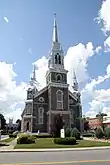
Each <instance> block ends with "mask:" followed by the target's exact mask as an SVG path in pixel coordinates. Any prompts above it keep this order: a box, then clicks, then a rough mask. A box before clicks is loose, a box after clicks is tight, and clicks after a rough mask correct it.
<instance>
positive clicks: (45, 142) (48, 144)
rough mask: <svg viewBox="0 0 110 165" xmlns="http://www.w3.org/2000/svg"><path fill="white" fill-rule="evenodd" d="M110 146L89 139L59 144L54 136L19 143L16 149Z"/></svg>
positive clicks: (109, 144) (106, 143)
mask: <svg viewBox="0 0 110 165" xmlns="http://www.w3.org/2000/svg"><path fill="white" fill-rule="evenodd" d="M99 146H110V143H108V142H96V141H89V140H80V141H77V144H76V145H58V144H54V141H53V139H52V138H45V139H44V138H39V139H38V138H37V139H36V143H34V144H17V145H16V146H15V149H43V148H78V147H99Z"/></svg>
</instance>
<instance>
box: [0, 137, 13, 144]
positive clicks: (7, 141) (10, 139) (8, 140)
mask: <svg viewBox="0 0 110 165" xmlns="http://www.w3.org/2000/svg"><path fill="white" fill-rule="evenodd" d="M14 139H15V138H7V139H4V140H1V141H2V142H4V143H9V142H11V141H12V140H14Z"/></svg>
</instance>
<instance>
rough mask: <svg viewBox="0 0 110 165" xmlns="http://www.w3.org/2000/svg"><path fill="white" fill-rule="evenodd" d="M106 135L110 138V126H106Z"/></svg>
mask: <svg viewBox="0 0 110 165" xmlns="http://www.w3.org/2000/svg"><path fill="white" fill-rule="evenodd" d="M105 137H106V138H108V139H109V138H110V127H106V128H105Z"/></svg>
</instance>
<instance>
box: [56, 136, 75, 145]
mask: <svg viewBox="0 0 110 165" xmlns="http://www.w3.org/2000/svg"><path fill="white" fill-rule="evenodd" d="M54 143H55V144H63V145H75V144H76V139H75V138H73V137H68V138H55V139H54Z"/></svg>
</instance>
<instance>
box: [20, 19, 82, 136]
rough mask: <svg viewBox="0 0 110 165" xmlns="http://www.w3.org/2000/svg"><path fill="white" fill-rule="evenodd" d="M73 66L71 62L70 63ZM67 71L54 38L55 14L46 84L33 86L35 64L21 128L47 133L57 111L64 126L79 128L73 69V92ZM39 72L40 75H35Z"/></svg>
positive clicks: (60, 47) (79, 109)
mask: <svg viewBox="0 0 110 165" xmlns="http://www.w3.org/2000/svg"><path fill="white" fill-rule="evenodd" d="M73 67H74V66H73ZM73 72H74V69H73ZM67 73H68V71H67V70H66V69H65V67H64V52H63V49H62V46H61V44H60V42H59V38H58V29H57V22H56V16H55V17H54V27H53V39H52V47H51V52H50V54H49V59H48V71H47V73H46V86H45V87H44V88H43V89H41V90H40V91H38V90H37V81H36V76H35V65H34V69H33V75H32V77H31V80H30V85H29V88H28V90H27V100H26V102H25V108H24V110H23V113H22V115H21V116H22V122H21V131H23V132H25V131H27V130H28V131H30V132H37V131H38V130H39V131H40V132H45V133H51V130H52V125H53V117H54V115H56V114H61V116H62V118H63V121H64V127H65V128H66V127H68V128H73V127H77V128H78V129H79V130H80V131H81V129H82V124H81V118H82V106H81V102H80V92H79V91H78V83H77V79H76V75H75V72H74V74H73V86H72V88H73V92H71V91H70V90H69V84H67ZM39 76H40V75H39Z"/></svg>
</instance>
